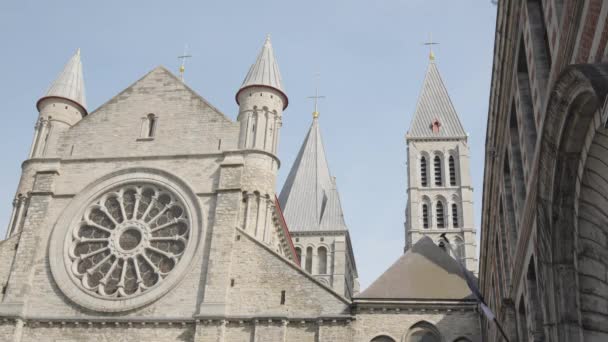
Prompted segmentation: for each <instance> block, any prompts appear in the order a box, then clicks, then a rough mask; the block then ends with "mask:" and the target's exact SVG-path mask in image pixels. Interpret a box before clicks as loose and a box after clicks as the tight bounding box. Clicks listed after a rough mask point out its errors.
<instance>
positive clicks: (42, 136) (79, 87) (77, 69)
mask: <svg viewBox="0 0 608 342" xmlns="http://www.w3.org/2000/svg"><path fill="white" fill-rule="evenodd" d="M36 107H37V108H38V112H39V116H38V121H37V123H36V127H35V133H34V141H33V143H32V148H31V150H30V154H29V158H40V157H43V156H45V155H46V154H47V152H49V153H50V154H53V152H52V151H54V150H53V148H49V147H51V146H52V147H55V146H56V143H57V139H58V137H59V136H61V134H63V132H65V131H67V130H68V129H69V128H70V127H72V126H73V125H74V124H75V123H77V122H78V121H79V120H80V119H82V118H83V117H84V116H86V115H87V109H86V99H85V92H84V80H83V77H82V63H81V61H80V49H78V50H76V53H75V54H74V55H73V56H72V58H71V59H70V60H69V61H68V63H67V64H66V65H65V67H64V68H63V71H62V72H61V73H60V74H59V76H58V77H57V79H55V81H54V82H53V83H52V84H51V86H50V88H49V90H48V91H47V92H46V94H45V95H44V96H43V97H41V98H40V100H38V102H37V103H36Z"/></svg>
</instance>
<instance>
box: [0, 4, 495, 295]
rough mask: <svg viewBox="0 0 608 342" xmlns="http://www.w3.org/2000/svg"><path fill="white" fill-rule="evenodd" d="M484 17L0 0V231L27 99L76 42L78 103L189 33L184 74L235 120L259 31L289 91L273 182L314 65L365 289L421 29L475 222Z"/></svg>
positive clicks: (424, 11) (295, 138)
mask: <svg viewBox="0 0 608 342" xmlns="http://www.w3.org/2000/svg"><path fill="white" fill-rule="evenodd" d="M495 16H496V7H495V6H493V5H492V4H491V3H490V1H489V0H459V1H453V0H376V1H363V0H335V1H334V0H324V1H322V0H309V1H287V0H258V1H244V0H243V1H170V2H169V1H124V0H123V1H114V0H104V1H95V2H91V1H63V0H55V1H27V0H19V1H15V0H3V1H2V2H0V46H1V47H2V50H1V51H2V53H0V65H2V66H3V72H2V77H1V78H0V103H2V107H1V108H2V111H1V115H2V116H1V117H2V125H0V153H1V154H2V155H3V158H2V161H3V162H2V164H3V166H2V167H1V168H0V234H1V235H2V236H4V230H5V229H6V225H7V223H8V219H9V215H10V208H11V201H12V199H13V197H14V195H15V194H14V192H15V189H16V187H17V183H18V181H19V177H20V165H21V162H22V161H23V160H24V159H25V158H26V157H27V152H28V150H29V147H30V144H31V139H32V134H33V127H34V123H35V120H36V118H37V111H36V108H35V103H36V101H37V99H38V98H39V97H40V96H41V95H43V94H44V92H45V91H46V89H47V87H48V86H49V85H50V83H51V82H52V80H53V79H54V78H55V77H56V76H57V74H58V73H59V72H60V70H61V68H62V67H63V65H64V64H65V63H66V62H67V60H68V59H69V57H70V56H71V55H72V54H73V52H74V51H75V50H76V48H81V49H82V60H83V64H84V73H85V83H86V89H87V94H86V95H87V99H88V109H89V111H93V109H95V108H97V107H98V106H99V105H101V104H102V103H104V102H105V101H107V100H108V99H109V98H111V97H112V96H114V95H115V94H117V93H118V92H120V91H121V90H122V89H124V88H126V87H127V86H128V85H130V84H131V83H133V82H134V81H135V80H137V79H139V78H140V77H141V76H143V75H144V74H145V73H147V72H148V71H150V70H151V69H152V68H154V67H155V66H157V65H164V66H166V67H167V68H169V69H170V70H174V71H175V72H177V68H178V66H179V62H178V60H177V58H176V57H177V56H178V55H180V54H181V53H182V52H183V49H184V45H185V44H188V45H189V48H190V53H191V54H192V55H193V56H194V57H193V58H192V59H190V60H189V61H188V62H187V70H186V82H187V83H188V84H189V86H191V87H192V88H193V89H194V90H195V91H197V92H198V93H199V94H201V95H202V96H203V97H205V98H206V99H207V100H209V101H210V102H211V103H212V104H213V105H215V106H216V107H218V108H219V109H220V110H221V111H223V112H224V113H225V114H226V115H227V116H229V117H231V118H233V119H234V118H235V117H236V113H237V109H238V108H237V105H236V103H235V101H234V94H235V92H236V90H237V89H238V87H239V85H240V83H241V82H242V80H243V78H244V76H245V73H246V72H247V70H248V67H249V65H250V64H251V63H253V61H254V60H255V57H256V55H257V53H258V51H259V49H260V47H261V45H262V43H263V41H264V37H265V35H266V34H271V36H272V42H273V46H274V49H275V53H276V56H277V59H278V61H279V66H280V69H281V73H282V76H283V81H284V85H285V88H286V91H287V94H288V96H289V108H288V109H287V111H286V112H285V113H284V118H283V129H282V131H281V143H280V146H279V157H280V158H281V160H282V163H283V167H282V168H281V170H280V173H279V184H281V185H282V183H283V181H284V179H285V177H286V175H287V173H288V171H289V168H290V167H291V164H292V162H293V160H294V158H295V155H296V153H297V151H298V149H299V147H300V144H301V143H302V141H303V139H304V135H305V134H306V131H307V130H308V128H309V126H310V123H311V120H312V116H311V112H312V103H311V101H310V100H308V99H307V98H306V97H307V96H310V95H312V94H313V93H314V85H313V84H314V81H313V79H314V77H313V76H314V74H315V73H317V72H319V73H320V74H321V76H320V81H319V84H320V94H321V95H325V96H326V97H327V98H326V99H324V100H322V102H321V103H320V112H321V117H320V125H321V129H322V132H323V139H324V143H325V149H326V153H327V156H328V159H329V164H330V169H331V172H332V174H333V175H334V176H335V177H336V178H337V183H338V188H339V190H340V193H341V196H342V204H343V207H344V212H345V217H346V222H347V224H348V226H349V229H350V231H351V237H352V240H353V244H354V250H355V257H356V261H357V264H358V268H359V275H360V281H361V285H362V287H366V286H368V285H369V284H370V283H371V282H372V281H373V280H374V279H375V278H376V277H377V276H378V275H380V274H381V273H382V272H383V271H384V270H385V269H386V268H387V267H388V266H389V265H390V264H391V263H392V262H394V261H395V260H396V258H398V257H399V255H400V254H401V253H402V249H403V240H404V230H403V221H404V208H405V203H406V178H405V177H406V169H405V165H406V164H405V161H406V160H405V156H406V154H405V152H406V149H405V139H404V136H405V132H406V131H407V128H408V125H409V123H410V121H411V117H412V114H413V112H414V109H415V105H416V99H417V96H418V93H419V91H420V87H421V86H422V81H423V78H424V73H425V70H426V66H427V63H428V49H427V48H426V47H424V46H423V45H422V42H424V41H426V40H427V39H428V35H429V33H431V32H432V34H433V38H434V40H436V41H438V42H440V45H439V46H437V47H436V48H435V52H436V55H437V65H438V67H439V70H440V72H441V74H442V76H443V78H444V81H445V83H446V85H447V88H448V91H449V93H450V96H451V98H452V101H453V103H454V105H455V107H456V110H457V111H458V113H459V114H460V117H461V120H462V122H463V124H464V126H465V128H466V130H467V131H468V132H469V133H470V140H469V144H470V147H471V161H472V164H471V172H472V177H473V183H474V187H475V215H476V222H477V227H479V221H480V220H479V216H480V212H481V191H482V185H483V184H482V183H483V158H484V155H483V148H484V143H485V128H486V117H487V106H488V96H489V88H490V78H491V66H492V53H493V46H494V43H493V40H494V25H495ZM92 153H93V151H92ZM277 190H279V189H277Z"/></svg>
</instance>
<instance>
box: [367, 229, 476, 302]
mask: <svg viewBox="0 0 608 342" xmlns="http://www.w3.org/2000/svg"><path fill="white" fill-rule="evenodd" d="M357 298H359V299H433V300H458V299H473V298H474V297H473V294H472V293H471V291H470V290H469V287H468V286H467V283H466V280H465V278H464V275H463V274H462V272H461V269H460V267H459V266H458V264H457V261H456V260H454V259H453V258H452V257H451V256H450V255H449V254H448V253H447V252H445V251H444V250H442V249H441V248H439V247H438V246H437V245H435V243H434V242H433V240H431V238H429V237H427V236H425V237H423V238H422V239H420V240H419V241H418V242H416V244H414V246H412V248H410V249H409V250H408V251H407V252H406V253H405V254H403V255H402V256H401V257H400V258H399V259H397V261H396V262H395V263H394V264H393V265H392V266H391V267H389V268H388V269H387V270H386V271H385V272H384V273H383V274H382V275H381V276H380V277H379V278H378V279H376V281H374V282H373V283H372V284H371V285H370V286H369V287H368V288H367V289H366V290H365V291H363V292H361V293H360V294H359V295H357Z"/></svg>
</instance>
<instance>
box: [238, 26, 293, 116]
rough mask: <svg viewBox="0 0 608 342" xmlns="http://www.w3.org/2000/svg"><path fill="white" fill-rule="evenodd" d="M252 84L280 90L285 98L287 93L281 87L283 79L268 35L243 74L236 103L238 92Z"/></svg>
mask: <svg viewBox="0 0 608 342" xmlns="http://www.w3.org/2000/svg"><path fill="white" fill-rule="evenodd" d="M252 86H266V87H271V88H274V89H276V90H278V91H280V92H281V93H282V94H283V96H285V99H286V100H287V95H285V90H284V89H283V81H282V79H281V72H280V71H279V65H278V64H277V60H276V58H275V57H274V51H273V49H272V43H271V42H270V36H267V37H266V41H265V42H264V45H263V46H262V50H261V51H260V53H259V54H258V58H257V59H256V60H255V63H254V64H253V65H251V68H249V72H248V73H247V75H246V76H245V79H244V80H243V84H241V88H239V91H238V92H237V103H238V94H239V92H240V91H241V90H243V89H245V88H248V87H252ZM286 107H287V102H286V103H285V108H286ZM285 108H283V109H285Z"/></svg>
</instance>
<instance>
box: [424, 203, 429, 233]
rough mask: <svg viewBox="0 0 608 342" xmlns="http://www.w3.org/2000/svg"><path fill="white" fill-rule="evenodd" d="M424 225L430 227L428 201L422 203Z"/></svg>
mask: <svg viewBox="0 0 608 342" xmlns="http://www.w3.org/2000/svg"><path fill="white" fill-rule="evenodd" d="M422 227H423V228H425V229H428V228H429V206H428V205H427V204H426V203H424V204H422Z"/></svg>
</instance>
